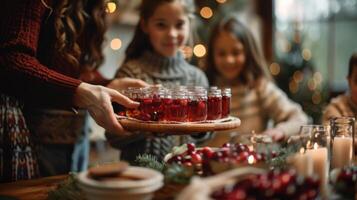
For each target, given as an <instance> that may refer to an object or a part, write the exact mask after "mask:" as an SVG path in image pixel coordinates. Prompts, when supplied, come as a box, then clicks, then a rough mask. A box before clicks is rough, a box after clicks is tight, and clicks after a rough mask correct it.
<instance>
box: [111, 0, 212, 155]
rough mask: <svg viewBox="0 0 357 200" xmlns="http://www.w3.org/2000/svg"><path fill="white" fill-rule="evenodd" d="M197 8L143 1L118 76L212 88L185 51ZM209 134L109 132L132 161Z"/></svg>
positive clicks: (188, 2)
mask: <svg viewBox="0 0 357 200" xmlns="http://www.w3.org/2000/svg"><path fill="white" fill-rule="evenodd" d="M194 11H195V6H194V3H193V1H192V0H155V1H152V0H143V1H142V4H141V7H140V22H139V24H138V25H137V28H136V30H135V34H134V38H133V40H132V42H131V43H130V44H129V46H128V48H127V50H126V58H125V61H124V63H123V65H122V66H121V67H120V69H119V71H118V72H117V75H116V77H132V78H137V79H141V80H143V81H145V82H147V83H149V84H162V85H164V86H173V85H194V86H203V87H208V81H207V78H206V76H205V74H204V73H203V72H202V71H201V70H200V69H198V68H196V67H194V66H192V65H190V64H189V63H187V61H186V60H185V58H184V56H183V53H182V51H181V49H182V47H183V46H184V45H186V44H187V42H188V39H189V35H190V34H189V33H190V25H191V20H192V17H193V13H194ZM202 135H203V136H202ZM206 135H207V134H201V135H200V136H202V137H199V136H197V137H196V138H195V139H194V140H192V139H193V137H189V136H187V137H186V136H182V137H178V136H165V137H150V138H145V137H144V136H142V134H141V135H139V134H138V135H136V137H126V138H115V137H112V134H109V133H107V137H108V139H109V141H110V142H111V144H112V145H113V146H114V147H117V148H119V149H120V150H121V159H123V160H127V161H129V162H132V161H134V160H135V158H136V156H137V155H139V154H143V153H148V154H152V155H154V156H156V157H157V158H158V159H159V160H160V159H162V158H163V157H164V155H166V154H167V153H168V152H169V151H171V148H172V147H173V146H176V145H179V144H180V143H183V142H184V141H185V142H187V141H196V142H197V141H199V140H204V139H205V136H206Z"/></svg>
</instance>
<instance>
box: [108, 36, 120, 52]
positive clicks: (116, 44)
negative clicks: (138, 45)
mask: <svg viewBox="0 0 357 200" xmlns="http://www.w3.org/2000/svg"><path fill="white" fill-rule="evenodd" d="M121 45H122V42H121V40H120V39H119V38H114V39H113V40H112V41H111V42H110V48H112V49H113V50H118V49H120V48H121Z"/></svg>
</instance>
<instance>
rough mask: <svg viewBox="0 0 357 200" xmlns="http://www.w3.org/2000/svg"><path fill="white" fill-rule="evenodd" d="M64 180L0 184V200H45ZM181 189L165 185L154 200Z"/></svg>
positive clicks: (171, 194) (170, 196)
mask: <svg viewBox="0 0 357 200" xmlns="http://www.w3.org/2000/svg"><path fill="white" fill-rule="evenodd" d="M66 178H68V175H61V176H52V177H46V178H40V179H35V180H25V181H17V182H12V183H5V184H0V200H2V197H3V196H7V197H14V198H15V199H18V200H34V199H36V200H45V199H47V197H48V193H49V192H50V191H51V190H54V189H55V188H56V186H57V185H58V184H59V183H61V182H62V181H64V180H65V179H66ZM183 188H184V185H166V186H164V187H163V188H161V189H160V190H158V191H156V192H155V196H154V200H168V199H173V196H174V195H177V194H178V193H179V192H180V191H181V190H182V189H183Z"/></svg>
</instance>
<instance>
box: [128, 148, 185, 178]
mask: <svg viewBox="0 0 357 200" xmlns="http://www.w3.org/2000/svg"><path fill="white" fill-rule="evenodd" d="M135 163H136V165H137V166H140V167H148V168H151V169H154V170H157V171H159V172H161V173H162V174H163V175H164V176H165V182H166V183H178V184H187V183H189V182H190V179H191V177H192V173H190V172H189V171H188V170H187V169H186V168H185V167H183V166H181V165H177V164H172V165H171V164H170V165H166V164H165V163H164V162H159V161H158V160H157V159H156V157H155V156H153V155H150V154H142V155H139V156H137V157H136V159H135Z"/></svg>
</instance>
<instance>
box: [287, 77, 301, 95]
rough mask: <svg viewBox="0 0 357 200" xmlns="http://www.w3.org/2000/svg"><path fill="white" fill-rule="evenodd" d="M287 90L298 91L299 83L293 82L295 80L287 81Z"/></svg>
mask: <svg viewBox="0 0 357 200" xmlns="http://www.w3.org/2000/svg"><path fill="white" fill-rule="evenodd" d="M289 90H290V92H291V93H297V92H298V91H299V85H298V84H297V82H295V80H291V81H290V82H289Z"/></svg>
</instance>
